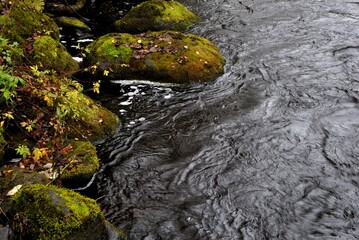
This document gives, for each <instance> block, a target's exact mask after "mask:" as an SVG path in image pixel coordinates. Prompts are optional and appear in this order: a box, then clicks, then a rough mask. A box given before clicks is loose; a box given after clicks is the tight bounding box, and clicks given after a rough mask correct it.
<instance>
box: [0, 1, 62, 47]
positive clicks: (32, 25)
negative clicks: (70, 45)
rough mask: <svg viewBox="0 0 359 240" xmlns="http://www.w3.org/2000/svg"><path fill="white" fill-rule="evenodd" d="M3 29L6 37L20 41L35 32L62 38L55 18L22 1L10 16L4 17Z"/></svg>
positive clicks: (14, 7)
mask: <svg viewBox="0 0 359 240" xmlns="http://www.w3.org/2000/svg"><path fill="white" fill-rule="evenodd" d="M1 29H2V35H3V36H4V37H7V38H8V39H10V40H11V41H16V42H19V43H23V42H24V41H25V39H26V38H28V37H32V36H33V35H34V34H35V33H36V34H40V35H50V36H51V37H52V38H54V39H55V40H59V38H60V33H59V28H58V27H57V25H56V23H55V22H54V20H52V19H51V18H50V17H48V16H47V15H46V14H44V13H41V12H38V11H34V10H32V9H31V8H30V7H29V6H27V5H26V4H24V3H21V2H18V3H16V4H14V6H13V7H12V8H11V10H10V13H9V15H8V17H6V18H3V20H2V24H1Z"/></svg>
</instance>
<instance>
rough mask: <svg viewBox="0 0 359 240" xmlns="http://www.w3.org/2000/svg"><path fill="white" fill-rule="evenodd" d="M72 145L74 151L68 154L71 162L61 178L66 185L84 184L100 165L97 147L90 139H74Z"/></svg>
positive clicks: (76, 185)
mask: <svg viewBox="0 0 359 240" xmlns="http://www.w3.org/2000/svg"><path fill="white" fill-rule="evenodd" d="M71 145H72V147H73V151H72V152H71V153H70V154H68V155H67V156H66V158H68V159H69V160H70V161H71V163H70V165H68V166H67V168H66V169H64V170H63V171H62V174H61V180H62V183H63V184H64V185H65V186H72V187H80V186H84V185H85V184H86V183H87V182H88V181H89V180H90V179H91V177H92V175H93V174H94V173H95V172H96V171H97V170H98V169H99V167H100V162H99V159H98V157H97V154H96V147H95V146H94V145H93V144H92V143H90V142H88V141H72V142H71Z"/></svg>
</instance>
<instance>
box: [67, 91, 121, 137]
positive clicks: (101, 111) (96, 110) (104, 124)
mask: <svg viewBox="0 0 359 240" xmlns="http://www.w3.org/2000/svg"><path fill="white" fill-rule="evenodd" d="M84 97H85V98H86V99H87V101H81V102H79V103H77V107H78V108H81V109H82V110H83V111H81V113H80V116H79V118H76V119H67V120H66V122H67V123H68V125H69V127H70V130H69V131H70V132H69V137H70V138H75V137H77V138H82V137H86V138H87V139H88V140H90V141H96V140H99V139H102V138H104V137H105V136H107V135H110V134H113V133H114V131H115V129H116V127H117V125H118V123H119V120H118V117H117V116H116V115H115V114H114V113H112V112H110V111H109V110H107V109H106V108H104V107H101V106H100V105H98V104H96V103H95V102H94V100H92V99H90V98H88V97H86V96H84Z"/></svg>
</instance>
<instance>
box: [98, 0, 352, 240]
mask: <svg viewBox="0 0 359 240" xmlns="http://www.w3.org/2000/svg"><path fill="white" fill-rule="evenodd" d="M183 3H184V4H185V5H186V6H187V7H189V8H190V9H191V10H193V11H194V12H196V13H197V14H198V15H200V16H201V18H202V20H201V22H200V23H199V24H197V25H195V26H193V27H192V28H191V29H189V30H188V32H191V33H195V34H198V35H201V36H203V37H206V38H208V39H210V40H211V41H213V42H214V43H216V44H217V45H218V47H219V48H220V50H221V52H222V54H223V55H224V57H225V58H226V65H225V73H224V75H223V76H221V77H219V78H218V79H217V80H215V81H213V82H209V83H206V84H201V85H193V86H186V87H176V86H172V87H171V86H156V85H147V84H126V85H124V84H118V85H116V87H115V88H114V89H113V90H112V93H111V94H110V95H108V96H104V97H103V99H102V100H101V101H102V103H103V105H105V106H106V107H108V108H109V109H111V110H112V111H113V112H115V113H117V114H118V115H119V117H120V118H121V120H122V125H121V126H120V127H119V128H118V129H117V131H116V133H115V135H114V136H112V137H111V138H107V139H106V141H103V142H101V143H99V145H98V150H99V154H100V156H101V159H102V161H103V164H104V166H103V170H102V171H101V172H100V173H99V174H98V175H97V178H96V179H95V182H96V185H97V187H98V192H99V196H100V197H99V199H98V202H99V204H100V206H101V207H102V209H103V211H104V213H105V215H106V218H107V219H108V220H109V221H110V222H112V223H113V224H114V225H116V226H118V227H120V228H122V229H123V230H124V231H125V233H126V234H127V236H128V239H130V240H138V239H143V240H155V239H156V240H159V239H168V240H186V239H191V240H193V239H200V240H202V239H203V240H207V239H208V240H212V239H213V240H214V239H216V240H217V239H223V240H231V239H245V240H262V239H298V240H299V239H325V240H327V239H359V107H358V100H359V68H358V67H359V5H358V4H357V3H355V2H351V1H343V0H318V1H304V0H283V1H279V0H261V1H259V0H252V1H250V0H248V1H238V0H210V1H195V0H185V1H184V2H183Z"/></svg>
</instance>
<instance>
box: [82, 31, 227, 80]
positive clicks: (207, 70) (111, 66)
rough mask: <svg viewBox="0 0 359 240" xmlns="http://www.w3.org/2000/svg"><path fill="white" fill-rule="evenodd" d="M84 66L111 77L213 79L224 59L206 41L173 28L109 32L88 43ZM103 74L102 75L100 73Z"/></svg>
mask: <svg viewBox="0 0 359 240" xmlns="http://www.w3.org/2000/svg"><path fill="white" fill-rule="evenodd" d="M88 51H89V52H90V53H89V54H88V55H87V57H86V58H85V59H84V64H85V65H87V66H93V65H96V66H97V68H96V69H97V73H98V74H99V75H103V73H104V72H106V75H108V77H109V78H112V79H142V80H143V79H148V80H154V81H159V82H170V83H193V82H205V81H209V80H213V79H215V78H216V77H218V76H219V75H220V74H222V73H223V65H224V59H223V57H222V55H221V53H220V52H219V49H218V48H217V47H216V46H215V45H214V44H213V43H212V42H210V41H209V40H207V39H205V38H202V37H200V36H197V35H193V34H183V33H180V32H175V31H160V32H149V33H143V34H137V35H130V34H126V33H123V34H121V33H118V34H117V33H111V34H107V35H105V36H102V37H100V38H99V39H97V40H96V41H94V42H92V43H91V44H90V45H89V46H88ZM102 77H104V76H102Z"/></svg>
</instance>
